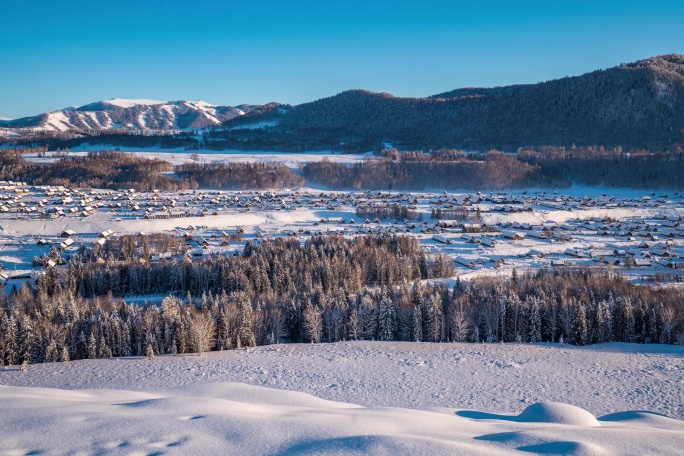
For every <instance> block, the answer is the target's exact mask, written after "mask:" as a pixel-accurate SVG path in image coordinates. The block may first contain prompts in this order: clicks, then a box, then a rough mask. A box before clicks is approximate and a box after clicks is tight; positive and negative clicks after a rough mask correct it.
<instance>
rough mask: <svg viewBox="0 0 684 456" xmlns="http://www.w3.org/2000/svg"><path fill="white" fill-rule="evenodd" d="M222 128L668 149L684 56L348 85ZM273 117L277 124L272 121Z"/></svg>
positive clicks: (302, 143)
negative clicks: (438, 88)
mask: <svg viewBox="0 0 684 456" xmlns="http://www.w3.org/2000/svg"><path fill="white" fill-rule="evenodd" d="M259 123H261V124H264V125H265V124H268V125H269V127H267V128H252V129H244V128H243V129H240V130H232V131H228V132H222V133H218V134H217V135H218V136H220V137H221V138H222V139H224V140H227V141H229V142H231V143H234V144H233V145H237V144H242V145H243V147H246V148H269V147H274V148H280V149H281V150H282V149H283V148H286V149H289V150H297V149H303V148H307V147H308V148H310V149H314V148H319V149H333V150H336V149H342V150H345V149H346V150H350V151H354V150H368V149H369V148H372V147H378V146H379V145H380V144H381V143H383V142H384V143H391V144H392V145H393V146H395V147H399V148H406V149H437V148H442V147H451V148H462V149H479V150H485V149H489V148H496V149H504V150H510V149H514V148H517V147H520V146H535V145H563V146H571V145H572V144H576V145H578V146H580V145H603V146H609V147H614V146H622V147H625V148H643V147H648V148H651V149H663V148H667V147H672V146H673V145H674V144H678V143H684V55H676V54H673V55H666V56H660V57H654V58H651V59H648V60H642V61H639V62H636V63H632V64H623V65H620V66H618V67H615V68H611V69H607V70H598V71H594V72H591V73H587V74H584V75H582V76H576V77H566V78H562V79H557V80H553V81H548V82H542V83H539V84H530V85H514V86H508V87H497V88H490V89H477V88H470V89H459V90H455V91H452V92H446V93H442V94H438V95H434V96H432V97H429V98H399V97H394V96H392V95H390V94H385V93H372V92H368V91H363V90H350V91H346V92H342V93H340V94H338V95H335V96H333V97H329V98H323V99H320V100H317V101H314V102H311V103H305V104H301V105H298V106H295V107H291V106H276V105H271V106H270V109H262V110H260V111H259V112H255V113H253V114H252V115H247V116H241V117H240V118H238V119H234V120H229V121H227V122H226V123H225V125H226V126H228V127H231V126H232V127H236V126H238V125H245V124H248V125H249V124H252V125H259ZM273 125H274V126H273Z"/></svg>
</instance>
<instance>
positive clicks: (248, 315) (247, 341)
mask: <svg viewBox="0 0 684 456" xmlns="http://www.w3.org/2000/svg"><path fill="white" fill-rule="evenodd" d="M240 311H241V312H240V313H241V323H240V331H239V333H238V339H239V346H240V347H254V346H256V338H255V337H254V322H253V321H252V318H253V317H252V303H251V302H250V300H249V298H247V297H246V296H245V295H243V296H242V299H240Z"/></svg>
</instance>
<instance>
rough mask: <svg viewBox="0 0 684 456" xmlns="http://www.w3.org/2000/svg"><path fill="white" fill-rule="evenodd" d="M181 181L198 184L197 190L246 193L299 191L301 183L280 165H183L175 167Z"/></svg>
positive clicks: (302, 183) (301, 179) (293, 174)
mask: <svg viewBox="0 0 684 456" xmlns="http://www.w3.org/2000/svg"><path fill="white" fill-rule="evenodd" d="M175 172H176V175H178V176H179V177H180V178H181V179H184V180H191V181H194V182H197V184H198V185H199V187H200V188H215V189H222V190H249V189H260V188H298V187H302V186H304V179H303V178H302V177H301V176H299V175H298V174H295V173H293V172H292V171H291V170H290V168H288V167H287V166H286V165H285V164H283V163H262V162H254V163H246V162H244V163H201V164H200V163H185V164H182V165H178V166H176V170H175Z"/></svg>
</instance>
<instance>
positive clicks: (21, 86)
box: [0, 0, 684, 118]
mask: <svg viewBox="0 0 684 456" xmlns="http://www.w3.org/2000/svg"><path fill="white" fill-rule="evenodd" d="M0 15H2V17H3V20H2V26H1V27H0V40H1V41H0V116H6V117H12V118H18V117H23V116H28V115H33V114H38V113H40V112H44V111H51V110H56V109H60V108H63V107H67V106H71V105H83V104H86V103H89V102H92V101H96V100H101V99H107V98H114V97H121V98H151V99H158V100H179V99H190V100H198V99H201V100H205V101H208V102H211V103H216V104H226V105H236V104H241V103H255V104H261V103H266V102H269V101H278V102H283V103H291V104H298V103H302V102H306V101H312V100H315V99H317V98H321V97H325V96H330V95H334V94H335V93H338V92H340V91H342V90H346V89H350V88H364V89H369V90H373V91H384V92H390V93H393V94H395V95H399V96H426V95H432V94H435V93H439V92H443V91H447V90H452V89H456V88H459V87H472V86H497V85H508V84H518V83H535V82H539V81H544V80H548V79H554V78H560V77H564V76H570V75H578V74H582V73H585V72H588V71H592V70H594V69H598V68H608V67H612V66H615V65H618V64H620V63H623V62H632V61H635V60H639V59H643V58H647V57H651V56H654V55H659V54H668V53H684V25H682V24H684V1H681V0H679V1H652V2H646V1H639V2H636V1H630V0H624V1H619V2H617V1H598V0H595V1H582V0H576V1H553V0H548V1H544V2H542V1H512V0H511V1H478V2H475V1H469V2H463V3H461V2H458V1H455V0H454V1H429V0H422V1H402V0H395V1H371V0H366V1H356V0H350V1H344V2H341V1H340V2H336V1H332V0H318V1H296V0H289V1H285V0H281V1H266V0H241V1H230V0H226V1H205V0H195V1H187V0H185V1H182V2H181V1H175V0H165V1H157V0H149V1H142V0H138V1H129V0H118V1H116V2H109V1H107V2H105V1H102V2H100V1H92V0H88V1H85V0H69V1H61V2H58V1H53V0H50V1H42V0H40V1H39V0H34V1H28V2H16V1H10V0H0Z"/></svg>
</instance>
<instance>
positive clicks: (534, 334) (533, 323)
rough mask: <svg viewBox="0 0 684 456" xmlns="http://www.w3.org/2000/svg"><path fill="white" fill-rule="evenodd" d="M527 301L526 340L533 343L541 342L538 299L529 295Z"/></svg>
mask: <svg viewBox="0 0 684 456" xmlns="http://www.w3.org/2000/svg"><path fill="white" fill-rule="evenodd" d="M528 299H529V303H528V310H529V311H528V315H527V316H528V319H529V321H528V324H527V329H528V335H527V337H528V341H529V342H532V343H535V342H541V323H542V321H541V313H540V310H539V299H538V298H537V297H529V298H528Z"/></svg>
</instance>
